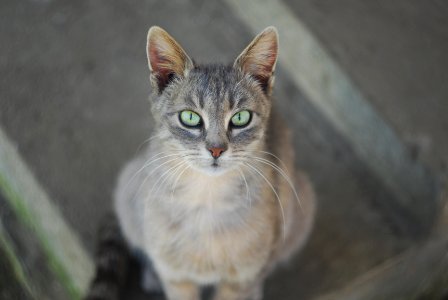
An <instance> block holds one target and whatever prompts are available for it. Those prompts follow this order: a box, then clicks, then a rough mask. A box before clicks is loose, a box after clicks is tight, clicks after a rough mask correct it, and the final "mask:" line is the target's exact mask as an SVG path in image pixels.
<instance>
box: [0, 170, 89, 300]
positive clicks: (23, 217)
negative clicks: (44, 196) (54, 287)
mask: <svg viewBox="0 0 448 300" xmlns="http://www.w3.org/2000/svg"><path fill="white" fill-rule="evenodd" d="M0 190H1V191H2V192H3V194H4V196H5V198H6V200H7V201H8V203H9V204H10V205H11V207H12V209H13V210H14V212H15V214H16V215H17V217H18V219H19V220H20V221H21V222H23V223H24V224H25V225H26V226H27V227H28V228H30V229H31V230H32V231H34V232H35V233H36V235H37V237H38V240H39V242H40V244H41V247H42V250H43V252H44V253H45V256H46V257H47V263H48V266H49V269H50V270H51V271H52V272H53V273H54V274H55V276H56V278H57V279H58V280H59V282H60V283H61V284H62V285H63V286H64V287H65V289H66V290H67V293H68V295H69V297H70V298H71V299H74V300H77V299H81V295H82V292H81V291H80V290H79V288H78V287H77V286H76V285H75V284H74V282H73V279H72V278H71V277H70V276H69V273H68V272H67V270H66V268H65V267H64V264H63V263H62V262H61V261H60V260H59V259H58V257H57V256H56V255H55V253H54V250H53V249H52V247H51V246H50V243H49V242H48V237H47V235H46V234H45V232H44V231H43V229H42V228H41V227H40V226H39V223H38V222H36V221H35V219H34V216H33V214H32V212H31V211H30V210H29V209H28V207H27V206H26V204H25V202H24V201H23V199H22V197H21V195H20V193H18V192H17V191H15V190H14V189H13V188H12V187H11V185H10V184H9V183H8V180H7V179H6V178H5V177H4V176H3V174H0ZM12 253H13V252H12ZM16 262H17V263H18V265H15V266H14V268H17V267H20V268H21V266H20V262H19V261H18V260H17V258H16ZM18 272H19V273H20V270H18ZM22 275H23V276H25V275H24V273H23V270H22ZM22 275H21V276H22ZM23 278H26V277H23Z"/></svg>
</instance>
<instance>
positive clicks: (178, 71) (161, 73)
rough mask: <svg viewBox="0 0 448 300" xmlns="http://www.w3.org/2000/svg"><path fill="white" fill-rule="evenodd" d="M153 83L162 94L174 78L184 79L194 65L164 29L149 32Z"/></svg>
mask: <svg viewBox="0 0 448 300" xmlns="http://www.w3.org/2000/svg"><path fill="white" fill-rule="evenodd" d="M146 53H147V56H148V65H149V70H150V71H151V83H152V85H153V88H156V89H157V91H158V93H161V92H162V91H163V89H164V88H165V87H166V86H167V84H168V83H169V82H170V80H171V79H172V78H173V76H180V77H184V76H186V75H187V74H188V71H189V70H191V69H192V68H193V67H194V65H193V61H192V60H191V59H190V58H189V57H188V55H187V53H185V51H184V50H183V49H182V47H181V46H180V45H179V44H178V43H177V42H176V41H175V40H174V39H173V38H172V37H171V36H170V35H169V34H168V33H167V32H166V31H165V30H163V29H162V28H160V27H158V26H153V27H151V28H150V29H149V31H148V41H147V47H146Z"/></svg>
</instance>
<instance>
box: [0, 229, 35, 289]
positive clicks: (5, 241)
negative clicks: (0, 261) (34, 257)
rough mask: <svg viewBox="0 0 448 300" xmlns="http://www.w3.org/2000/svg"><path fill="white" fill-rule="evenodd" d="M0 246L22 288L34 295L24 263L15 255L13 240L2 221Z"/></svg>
mask: <svg viewBox="0 0 448 300" xmlns="http://www.w3.org/2000/svg"><path fill="white" fill-rule="evenodd" d="M0 248H1V251H0V252H1V253H2V257H3V255H4V257H3V258H6V261H7V263H8V268H11V269H12V272H13V273H14V277H15V279H16V280H17V281H18V283H19V284H20V286H21V288H23V289H24V290H25V291H26V292H27V294H29V295H31V296H33V290H32V288H31V285H30V283H29V280H28V278H27V277H26V275H25V272H24V270H23V268H22V264H21V263H20V260H19V258H18V257H17V256H16V255H15V253H14V247H13V245H12V243H11V241H10V240H9V237H8V235H7V233H6V232H5V231H4V229H3V225H2V224H1V223H0ZM33 298H35V297H33Z"/></svg>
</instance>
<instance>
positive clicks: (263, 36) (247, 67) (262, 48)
mask: <svg viewBox="0 0 448 300" xmlns="http://www.w3.org/2000/svg"><path fill="white" fill-rule="evenodd" d="M277 54H278V33H277V29H276V28H275V27H273V26H270V27H267V28H266V29H265V30H263V31H262V32H261V33H260V34H259V35H257V36H256V37H255V39H254V40H253V41H252V42H251V43H250V44H249V46H247V47H246V49H244V51H243V52H242V53H241V54H240V55H239V56H238V58H237V59H236V60H235V63H234V67H235V68H238V69H240V70H241V71H242V72H244V73H246V74H249V75H251V76H253V77H254V78H255V79H256V80H257V81H258V82H259V83H260V85H261V87H262V88H263V91H264V92H265V93H267V94H270V93H271V90H272V85H273V83H274V69H275V64H276V62H277Z"/></svg>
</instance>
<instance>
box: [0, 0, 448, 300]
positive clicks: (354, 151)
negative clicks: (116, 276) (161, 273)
mask: <svg viewBox="0 0 448 300" xmlns="http://www.w3.org/2000/svg"><path fill="white" fill-rule="evenodd" d="M447 16H448V2H446V1H443V0H427V1H418V0H411V1H409V0H407V1H405V0H398V1H387V0H379V1H367V0H366V1H359V0H341V1H330V0H296V1H292V0H283V1H267V0H263V1H257V2H255V1H244V2H243V3H239V2H238V1H237V0H218V1H205V0H188V1H180V0H174V1H153V0H138V1H137V0H128V1H106V0H85V1H84V0H83V1H69V0H57V1H56V0H1V1H0V217H1V219H0V220H1V222H0V252H1V253H0V298H1V299H79V298H80V297H81V295H82V293H83V291H84V290H85V288H86V287H87V286H88V282H89V280H90V278H91V276H92V274H93V264H92V261H93V257H94V253H95V239H96V232H97V229H98V224H99V221H100V220H101V216H103V215H104V214H105V213H106V212H107V211H110V209H111V196H112V193H113V189H114V185H115V181H116V178H117V176H118V173H119V171H120V168H121V167H122V166H123V165H124V163H125V162H126V161H127V160H129V159H130V158H131V157H132V156H133V155H135V153H136V151H137V150H138V148H139V146H141V145H142V143H143V142H144V141H145V140H146V139H148V137H149V136H150V134H151V129H152V120H151V116H150V106H149V101H148V95H149V93H150V85H149V72H148V68H147V61H146V53H145V44H146V34H147V30H148V28H149V27H150V26H152V25H159V26H161V27H163V28H164V29H166V30H167V31H168V32H169V33H170V34H171V35H172V36H173V37H174V38H175V39H176V40H177V41H178V42H179V43H180V44H181V45H182V46H183V48H184V49H185V50H186V52H187V53H188V54H189V55H190V56H191V57H192V58H194V59H195V60H196V61H197V62H199V63H210V62H221V63H231V62H233V60H234V59H235V58H236V56H237V55H238V54H239V53H240V52H241V51H242V50H243V49H244V48H245V46H246V45H247V44H248V43H249V42H250V41H251V40H252V38H253V37H254V36H255V34H256V33H258V32H259V31H261V30H262V29H263V28H264V27H265V26H268V25H275V26H277V28H278V30H279V34H280V54H279V55H280V63H279V65H278V71H277V77H276V85H275V90H274V98H275V100H274V101H275V104H274V105H275V106H276V107H277V108H278V110H279V111H280V112H281V113H282V114H283V115H284V117H285V120H286V121H287V122H288V124H289V125H290V127H292V128H293V131H294V143H295V147H296V153H297V165H298V166H299V167H301V168H302V169H304V170H305V171H306V172H307V173H308V174H309V176H310V177H311V180H312V182H313V183H314V185H315V189H316V192H317V196H318V200H319V208H318V214H317V219H316V224H315V228H314V231H313V234H312V236H311V238H310V241H309V243H308V245H307V246H306V248H305V249H304V251H303V252H302V253H300V254H299V255H298V256H297V257H296V258H295V259H294V260H293V261H292V262H291V263H290V264H287V265H285V266H282V267H281V268H280V269H279V270H278V271H277V272H275V274H273V276H271V277H270V278H269V279H268V281H267V283H266V285H265V298H266V299H446V298H443V297H447V295H448V293H447V290H446V287H447V286H448V284H446V283H447V282H448V262H447V260H448V243H447V239H446V237H447V236H448V230H447V222H446V218H447V214H446V213H445V214H444V213H443V207H444V205H445V202H446V200H445V198H446V195H445V194H444V193H443V186H444V185H443V182H444V174H445V173H446V166H447V165H446V162H447V159H448V154H447V153H448V117H447V116H448V72H447V67H448V17H447ZM444 197H445V198H444ZM444 222H445V223H444ZM137 276H138V275H135V276H134V278H133V279H134V280H131V281H138V279H136V277H137ZM137 286H138V284H137V283H136V282H134V283H132V282H131V283H130V285H129V287H128V289H127V291H126V295H125V298H124V299H145V297H146V299H153V298H151V297H155V298H154V299H161V298H160V296H151V295H149V296H148V295H143V294H142V292H141V291H139V290H138V287H137ZM157 297H159V298H157ZM424 297H426V298H424Z"/></svg>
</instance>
